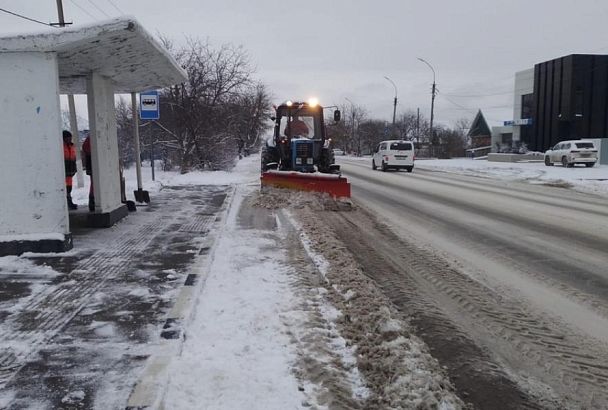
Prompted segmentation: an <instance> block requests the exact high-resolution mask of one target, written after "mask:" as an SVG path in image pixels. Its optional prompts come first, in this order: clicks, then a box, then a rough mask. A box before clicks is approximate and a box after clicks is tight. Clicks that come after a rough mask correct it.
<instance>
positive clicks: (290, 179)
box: [260, 170, 350, 198]
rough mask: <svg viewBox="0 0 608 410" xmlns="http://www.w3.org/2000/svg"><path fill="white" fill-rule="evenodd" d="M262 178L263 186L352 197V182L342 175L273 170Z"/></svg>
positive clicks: (336, 196)
mask: <svg viewBox="0 0 608 410" xmlns="http://www.w3.org/2000/svg"><path fill="white" fill-rule="evenodd" d="M260 179H261V184H262V186H274V187H277V188H288V189H295V190H299V191H314V192H325V193H328V194H330V195H331V196H333V197H334V198H350V182H348V181H347V180H346V178H343V177H341V176H340V175H335V174H320V173H314V174H306V173H303V172H294V171H274V170H271V171H266V172H264V173H262V177H261V178H260Z"/></svg>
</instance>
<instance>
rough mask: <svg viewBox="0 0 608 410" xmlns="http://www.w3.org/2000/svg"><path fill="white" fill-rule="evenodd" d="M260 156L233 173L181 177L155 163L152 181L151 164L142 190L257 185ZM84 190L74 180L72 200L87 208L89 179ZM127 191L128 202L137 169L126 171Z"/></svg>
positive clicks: (145, 171)
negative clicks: (185, 186) (193, 186)
mask: <svg viewBox="0 0 608 410" xmlns="http://www.w3.org/2000/svg"><path fill="white" fill-rule="evenodd" d="M259 161H260V157H259V156H258V155H250V156H248V157H245V158H243V159H241V160H239V161H238V162H237V163H236V165H235V167H234V168H233V169H232V170H231V171H192V172H188V173H186V174H181V173H180V172H178V171H163V170H162V169H161V168H160V163H158V162H157V163H156V164H155V169H154V174H155V175H154V176H155V178H154V179H155V180H154V181H152V168H151V167H150V163H149V162H144V163H143V164H142V170H141V176H142V187H143V189H144V190H145V191H148V192H150V193H155V192H159V191H160V190H161V189H162V188H163V186H184V185H236V184H242V183H254V182H257V180H258V179H259V177H260V174H259ZM84 177H85V178H84V187H82V188H77V187H76V178H74V189H73V190H72V200H73V201H74V203H76V204H78V205H81V206H86V204H87V203H88V200H89V185H90V177H89V176H88V175H85V176H84ZM124 177H125V185H126V188H125V191H126V194H127V199H133V191H135V190H136V189H137V171H136V169H135V166H132V167H130V168H127V169H125V170H124Z"/></svg>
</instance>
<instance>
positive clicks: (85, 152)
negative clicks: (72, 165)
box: [82, 135, 95, 212]
mask: <svg viewBox="0 0 608 410" xmlns="http://www.w3.org/2000/svg"><path fill="white" fill-rule="evenodd" d="M82 167H83V168H84V169H85V171H86V173H87V175H89V176H90V177H91V185H90V186H89V211H91V212H95V195H94V190H93V161H92V160H91V136H90V135H87V137H86V138H85V140H84V142H83V143H82Z"/></svg>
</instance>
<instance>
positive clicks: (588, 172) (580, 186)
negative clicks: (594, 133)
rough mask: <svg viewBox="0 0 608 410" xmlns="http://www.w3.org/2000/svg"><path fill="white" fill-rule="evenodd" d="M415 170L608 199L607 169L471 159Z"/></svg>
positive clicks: (430, 163)
mask: <svg viewBox="0 0 608 410" xmlns="http://www.w3.org/2000/svg"><path fill="white" fill-rule="evenodd" d="M416 167H418V168H420V169H428V170H433V171H443V172H451V173H456V174H462V175H470V176H477V177H487V178H494V179H500V180H507V181H524V182H528V183H532V184H544V185H550V186H557V187H563V188H573V189H575V190H577V191H582V192H589V193H596V194H601V195H608V166H606V165H596V166H595V167H593V168H586V167H580V166H576V167H574V168H564V167H562V166H559V165H556V166H553V167H548V166H546V165H545V164H544V163H531V162H521V163H512V162H488V161H473V160H471V159H465V158H457V159H437V160H419V161H416Z"/></svg>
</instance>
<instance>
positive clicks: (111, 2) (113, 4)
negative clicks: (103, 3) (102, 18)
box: [108, 0, 125, 14]
mask: <svg viewBox="0 0 608 410" xmlns="http://www.w3.org/2000/svg"><path fill="white" fill-rule="evenodd" d="M108 3H110V4H111V5H112V6H113V7H114V8H115V9H116V10H117V11H118V12H119V13H120V14H125V12H124V11H122V10H121V9H120V8H119V7H118V6H117V5H116V4H115V3H114V2H113V1H112V0H108Z"/></svg>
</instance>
